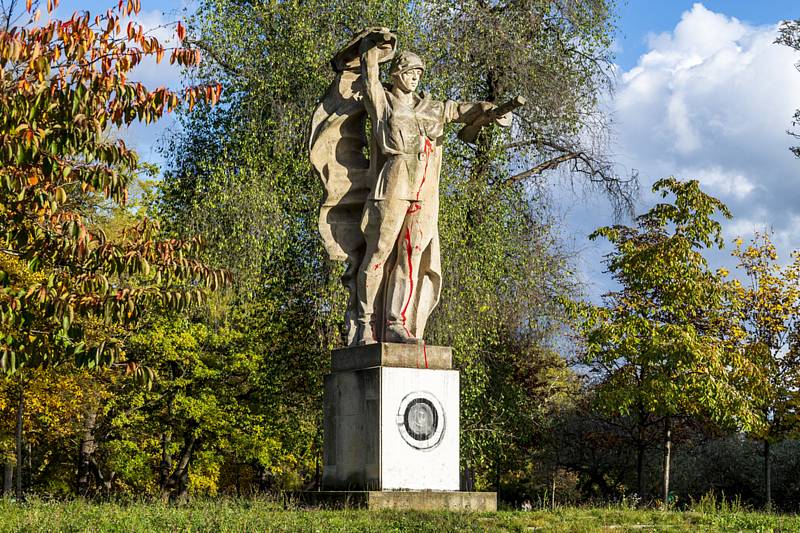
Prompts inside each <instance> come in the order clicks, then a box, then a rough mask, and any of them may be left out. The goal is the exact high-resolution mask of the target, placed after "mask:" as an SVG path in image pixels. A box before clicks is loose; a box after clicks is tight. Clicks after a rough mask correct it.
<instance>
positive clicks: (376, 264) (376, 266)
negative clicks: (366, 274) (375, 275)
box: [372, 263, 381, 270]
mask: <svg viewBox="0 0 800 533" xmlns="http://www.w3.org/2000/svg"><path fill="white" fill-rule="evenodd" d="M380 267H381V264H380V263H375V266H374V267H372V270H378V269H379V268H380Z"/></svg>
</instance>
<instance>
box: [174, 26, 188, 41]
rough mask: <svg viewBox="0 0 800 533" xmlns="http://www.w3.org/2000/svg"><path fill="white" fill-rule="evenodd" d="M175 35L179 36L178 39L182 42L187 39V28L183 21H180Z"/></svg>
mask: <svg viewBox="0 0 800 533" xmlns="http://www.w3.org/2000/svg"><path fill="white" fill-rule="evenodd" d="M175 33H176V34H177V35H178V39H180V40H181V41H182V40H184V39H185V38H186V28H184V27H183V24H181V21H178V26H177V28H175Z"/></svg>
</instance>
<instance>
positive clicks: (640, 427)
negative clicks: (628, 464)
mask: <svg viewBox="0 0 800 533" xmlns="http://www.w3.org/2000/svg"><path fill="white" fill-rule="evenodd" d="M646 420H647V414H646V413H645V410H644V406H642V405H639V416H638V420H637V422H638V423H637V428H636V433H637V435H636V437H637V442H636V491H637V496H639V498H641V500H642V501H644V500H645V498H646V497H647V495H646V494H645V486H644V453H645V451H646V448H647V446H646V444H645V422H646Z"/></svg>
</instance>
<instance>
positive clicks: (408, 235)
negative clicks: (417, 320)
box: [400, 228, 414, 337]
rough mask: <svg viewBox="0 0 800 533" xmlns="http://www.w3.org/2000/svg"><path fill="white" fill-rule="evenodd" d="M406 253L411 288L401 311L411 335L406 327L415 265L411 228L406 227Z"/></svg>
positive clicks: (412, 290)
mask: <svg viewBox="0 0 800 533" xmlns="http://www.w3.org/2000/svg"><path fill="white" fill-rule="evenodd" d="M405 241H406V255H407V256H408V281H409V288H408V298H407V299H406V304H405V305H404V306H403V311H402V312H401V313H400V317H401V318H402V319H403V329H404V330H406V333H407V334H408V336H409V337H411V332H410V331H408V328H407V327H406V311H408V304H410V303H411V296H412V295H413V294H414V267H413V266H412V264H411V252H412V248H411V228H406V235H405Z"/></svg>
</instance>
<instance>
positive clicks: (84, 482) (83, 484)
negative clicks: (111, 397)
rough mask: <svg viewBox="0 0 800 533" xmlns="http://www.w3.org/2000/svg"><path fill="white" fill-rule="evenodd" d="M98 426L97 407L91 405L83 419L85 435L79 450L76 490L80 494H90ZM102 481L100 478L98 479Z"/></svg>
mask: <svg viewBox="0 0 800 533" xmlns="http://www.w3.org/2000/svg"><path fill="white" fill-rule="evenodd" d="M96 427H97V408H96V407H91V408H89V410H88V411H87V412H86V417H85V418H84V419H83V437H82V438H81V446H80V449H79V451H78V478H77V482H76V485H75V487H76V492H77V494H78V496H88V494H89V489H90V482H91V469H92V468H91V467H92V462H93V459H94V453H95V450H96V449H97V444H96V443H95V440H94V430H95V428H96ZM97 481H98V482H99V481H100V480H99V479H98V480H97Z"/></svg>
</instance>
